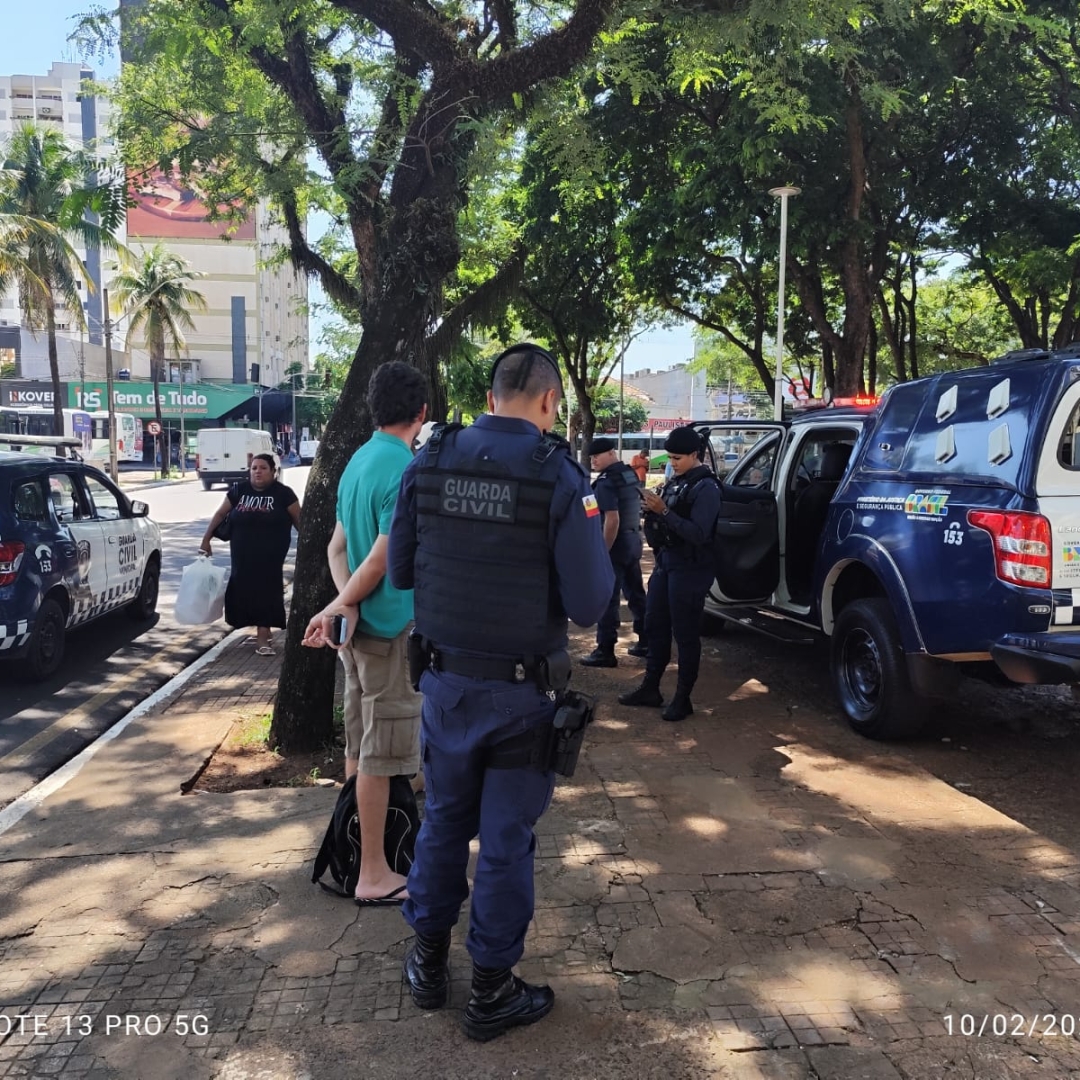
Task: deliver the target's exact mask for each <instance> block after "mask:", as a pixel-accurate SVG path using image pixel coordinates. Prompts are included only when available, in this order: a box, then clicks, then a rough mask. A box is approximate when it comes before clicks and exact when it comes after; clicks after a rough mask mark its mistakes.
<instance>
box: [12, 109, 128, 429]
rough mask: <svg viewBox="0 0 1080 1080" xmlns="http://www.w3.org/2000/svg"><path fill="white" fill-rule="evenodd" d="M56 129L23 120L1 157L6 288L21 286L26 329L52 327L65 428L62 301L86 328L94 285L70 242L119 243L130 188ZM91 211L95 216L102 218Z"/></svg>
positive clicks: (56, 399)
mask: <svg viewBox="0 0 1080 1080" xmlns="http://www.w3.org/2000/svg"><path fill="white" fill-rule="evenodd" d="M100 169H101V165H100V163H95V162H94V161H92V160H91V159H90V158H89V156H88V155H87V154H86V153H84V152H83V151H82V150H77V149H74V148H73V147H72V146H71V145H70V144H69V143H68V142H67V140H65V139H64V137H63V135H61V134H60V132H58V131H51V130H48V131H47V130H43V129H42V128H38V127H36V126H35V125H33V124H24V125H23V126H21V127H20V128H19V129H18V130H17V131H16V132H15V133H14V134H13V135H12V136H11V137H10V138H9V139H8V141H7V143H6V145H5V146H4V148H3V151H2V159H0V287H3V286H5V285H6V286H10V285H11V284H15V285H17V286H18V289H19V307H20V309H21V314H22V321H23V324H24V325H25V326H26V328H27V329H28V330H31V331H40V330H44V331H45V332H46V336H47V341H48V349H49V372H50V374H51V376H52V384H53V414H54V416H55V417H56V423H57V430H58V431H61V432H62V431H63V407H64V401H63V398H62V397H61V392H60V367H59V363H58V360H57V351H56V308H57V306H58V305H61V304H62V305H63V306H64V307H65V308H66V309H67V311H68V315H69V318H70V319H71V321H72V322H73V323H74V324H75V325H76V326H77V327H78V328H80V329H85V328H86V316H85V314H84V312H83V301H82V296H81V295H80V293H79V284H80V282H81V283H83V284H85V286H86V289H87V291H88V292H89V291H91V290H92V289H93V282H92V281H91V280H90V278H89V275H88V274H87V272H86V268H85V267H84V266H83V263H82V260H81V259H80V258H79V255H78V252H77V251H76V250H75V248H74V246H73V244H72V241H75V242H77V243H79V244H81V245H82V246H84V247H86V248H88V249H89V248H94V247H104V248H115V247H116V246H117V245H116V240H115V237H116V233H117V231H118V230H119V228H120V225H121V223H122V221H123V215H124V211H125V208H126V192H125V190H124V185H123V183H122V181H121V180H120V179H119V178H118V177H117V176H116V175H115V174H112V173H109V172H107V173H106V180H105V182H104V183H101V182H99V181H98V180H97V179H96V177H97V174H98V171H99V170H100ZM90 215H97V216H98V221H93V220H91V217H90Z"/></svg>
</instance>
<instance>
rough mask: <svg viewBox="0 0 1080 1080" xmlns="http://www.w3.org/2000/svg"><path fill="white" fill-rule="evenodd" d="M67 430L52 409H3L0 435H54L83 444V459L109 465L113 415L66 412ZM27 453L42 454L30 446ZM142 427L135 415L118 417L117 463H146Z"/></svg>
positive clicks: (68, 410) (103, 466)
mask: <svg viewBox="0 0 1080 1080" xmlns="http://www.w3.org/2000/svg"><path fill="white" fill-rule="evenodd" d="M63 412H64V430H63V431H57V430H56V418H55V417H54V416H53V412H52V410H51V409H41V408H14V407H7V406H5V407H4V408H2V409H0V434H3V435H52V436H57V435H59V436H63V437H64V438H68V439H78V440H79V441H80V442H81V443H82V444H83V449H82V450H81V451H80V453H79V456H80V457H81V458H82V459H83V461H88V462H90V463H91V464H93V465H97V466H98V467H99V468H107V467H108V464H109V414H108V412H106V411H105V410H102V411H100V412H92V413H91V412H87V411H86V410H85V409H64V410H63ZM25 452H26V453H41V447H29V446H28V447H26V448H25ZM142 452H143V447H142V424H141V423H140V422H139V421H138V420H137V419H136V418H135V416H134V415H133V414H132V413H117V414H116V460H117V461H142Z"/></svg>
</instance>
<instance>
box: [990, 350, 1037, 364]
mask: <svg viewBox="0 0 1080 1080" xmlns="http://www.w3.org/2000/svg"><path fill="white" fill-rule="evenodd" d="M1049 359H1050V352H1049V350H1048V349H1013V350H1012V351H1011V352H1007V353H1005V355H1004V356H995V357H994V359H993V360H991V361H990V363H991V364H1015V363H1016V362H1017V361H1020V360H1049Z"/></svg>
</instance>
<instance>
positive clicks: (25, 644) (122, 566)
mask: <svg viewBox="0 0 1080 1080" xmlns="http://www.w3.org/2000/svg"><path fill="white" fill-rule="evenodd" d="M58 441H62V440H58ZM148 514H149V507H147V505H146V504H145V503H140V502H131V501H130V500H129V499H128V497H127V496H126V495H125V494H124V493H123V492H122V491H120V489H119V488H117V487H115V486H114V485H113V483H112V481H110V480H109V478H108V477H107V476H105V475H104V474H103V473H101V472H99V471H98V470H97V469H95V468H92V467H91V466H89V465H86V464H84V463H83V462H81V461H67V460H65V459H63V458H61V457H52V456H46V455H44V454H36V453H13V452H10V451H6V450H3V449H0V661H8V662H11V661H19V663H18V664H17V666H16V670H17V671H18V672H19V674H21V675H23V676H24V677H27V678H30V679H46V678H48V677H49V676H50V675H52V674H53V673H54V672H55V671H56V670H57V669H58V668H59V667H60V664H61V662H62V661H63V658H64V643H65V631H66V630H68V629H71V628H73V627H75V626H81V625H83V624H84V623H87V622H90V621H91V620H92V619H96V618H98V617H99V616H102V615H107V614H108V613H110V612H113V611H119V610H120V609H124V610H125V611H127V613H128V614H129V615H130V616H131V617H132V618H135V619H140V620H148V619H150V618H152V617H153V615H154V612H155V610H156V608H157V598H158V580H159V578H160V575H161V530H160V529H159V528H158V526H157V525H156V524H155V523H154V522H153V521H151V520H150V518H149V516H148Z"/></svg>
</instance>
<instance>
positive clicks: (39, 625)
mask: <svg viewBox="0 0 1080 1080" xmlns="http://www.w3.org/2000/svg"><path fill="white" fill-rule="evenodd" d="M65 621H66V620H65V619H64V612H63V609H62V608H61V607H60V605H59V604H58V603H57V602H56V601H55V600H50V599H48V598H47V597H46V599H44V600H42V601H41V607H40V608H39V609H38V613H37V619H35V621H34V629H33V632H32V633H31V634H30V642H29V646H28V648H27V651H26V664H25V666H23V668H22V670H23V671H24V672H25V673H26V676H27V678H28V679H30V680H32V681H33V682H41V681H42V680H44V679H47V678H48V677H49V676H50V675H52V674H54V673H55V672H56V670H57V668H59V667H60V664H61V663H62V662H63V660H64V622H65Z"/></svg>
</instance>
